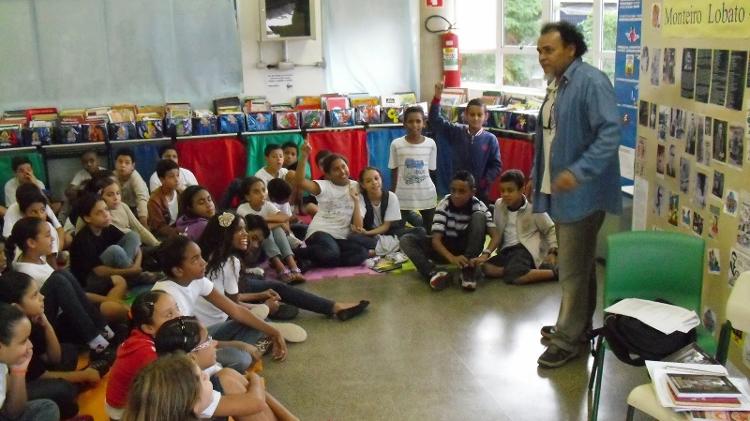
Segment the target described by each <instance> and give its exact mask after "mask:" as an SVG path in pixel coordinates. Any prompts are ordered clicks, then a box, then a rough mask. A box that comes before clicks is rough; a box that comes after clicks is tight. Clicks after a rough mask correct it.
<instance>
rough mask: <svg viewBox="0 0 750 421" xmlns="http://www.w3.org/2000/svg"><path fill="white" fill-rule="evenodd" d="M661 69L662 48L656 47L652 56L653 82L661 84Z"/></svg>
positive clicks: (655, 84)
mask: <svg viewBox="0 0 750 421" xmlns="http://www.w3.org/2000/svg"><path fill="white" fill-rule="evenodd" d="M660 71H661V48H654V56H653V57H652V58H651V84H652V85H654V86H659V72H660Z"/></svg>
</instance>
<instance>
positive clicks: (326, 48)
mask: <svg viewBox="0 0 750 421" xmlns="http://www.w3.org/2000/svg"><path fill="white" fill-rule="evenodd" d="M321 3H322V4H321V6H322V14H323V16H322V21H323V34H324V37H323V53H324V55H325V58H326V69H325V73H326V86H327V87H328V91H329V92H369V93H371V94H374V95H390V94H392V93H394V92H402V91H414V92H416V93H417V97H419V28H420V22H419V2H414V1H403V0H380V1H368V0H325V1H323V2H321ZM373 22H377V25H374V24H373ZM382 51H387V55H384V54H383V53H382ZM386 56H387V59H385V58H384V57H386Z"/></svg>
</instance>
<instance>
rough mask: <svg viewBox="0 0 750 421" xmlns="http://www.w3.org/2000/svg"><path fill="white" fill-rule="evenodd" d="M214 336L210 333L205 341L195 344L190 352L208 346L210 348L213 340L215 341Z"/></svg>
mask: <svg viewBox="0 0 750 421" xmlns="http://www.w3.org/2000/svg"><path fill="white" fill-rule="evenodd" d="M213 340H214V338H212V337H211V335H208V337H207V338H206V340H205V341H203V342H201V343H199V344H198V345H196V346H195V348H193V349H191V350H190V352H198V351H202V350H204V349H206V348H208V347H209V346H210V345H211V342H213Z"/></svg>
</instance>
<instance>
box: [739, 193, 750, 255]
mask: <svg viewBox="0 0 750 421" xmlns="http://www.w3.org/2000/svg"><path fill="white" fill-rule="evenodd" d="M737 245H738V246H740V247H741V248H742V249H743V250H744V251H745V252H750V193H748V192H744V191H743V192H742V195H740V204H739V209H738V210H737Z"/></svg>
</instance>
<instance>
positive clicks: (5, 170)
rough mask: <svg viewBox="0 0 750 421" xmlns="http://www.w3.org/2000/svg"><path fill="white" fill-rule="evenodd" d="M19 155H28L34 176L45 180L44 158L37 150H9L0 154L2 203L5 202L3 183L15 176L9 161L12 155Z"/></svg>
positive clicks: (0, 193) (0, 194)
mask: <svg viewBox="0 0 750 421" xmlns="http://www.w3.org/2000/svg"><path fill="white" fill-rule="evenodd" d="M19 155H26V156H28V157H29V161H31V167H32V168H34V175H35V176H36V178H38V179H40V180H42V181H45V180H46V178H47V177H46V175H45V173H44V158H42V155H41V154H40V153H39V152H18V153H13V152H9V153H4V154H2V155H0V199H1V201H0V203H2V204H5V183H7V182H8V180H10V179H11V178H13V177H15V176H16V174H15V173H14V172H13V167H12V166H11V161H12V160H13V157H15V156H19ZM45 184H47V183H45Z"/></svg>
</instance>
